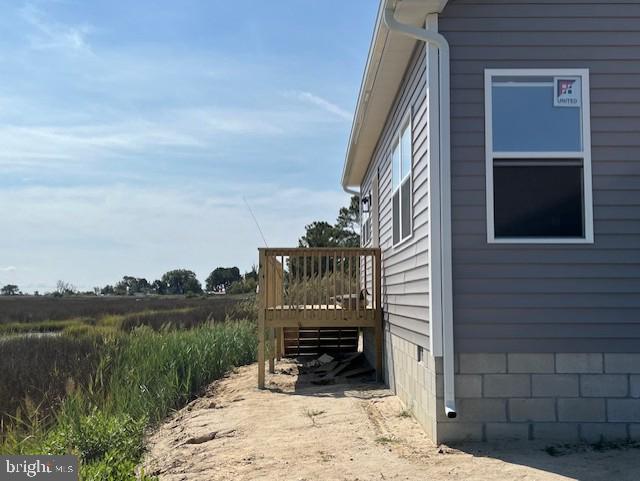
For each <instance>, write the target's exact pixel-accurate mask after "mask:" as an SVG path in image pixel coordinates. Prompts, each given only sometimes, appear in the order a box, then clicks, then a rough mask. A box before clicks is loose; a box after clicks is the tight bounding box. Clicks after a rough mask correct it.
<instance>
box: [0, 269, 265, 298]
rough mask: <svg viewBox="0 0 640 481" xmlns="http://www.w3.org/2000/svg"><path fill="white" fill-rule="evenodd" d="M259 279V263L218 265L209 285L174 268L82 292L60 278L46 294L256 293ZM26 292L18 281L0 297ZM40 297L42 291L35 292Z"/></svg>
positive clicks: (126, 278) (3, 289) (208, 281)
mask: <svg viewBox="0 0 640 481" xmlns="http://www.w3.org/2000/svg"><path fill="white" fill-rule="evenodd" d="M257 282H258V271H257V268H256V267H255V266H253V267H252V268H251V270H250V271H248V272H245V273H244V275H243V274H240V269H238V268H237V267H217V268H216V269H214V270H213V271H212V272H211V274H209V276H208V277H207V279H206V283H205V288H204V289H203V288H202V284H201V283H200V281H199V280H198V278H197V276H196V273H195V272H193V271H191V270H188V269H174V270H171V271H168V272H166V273H164V274H163V275H162V277H161V278H160V279H156V280H155V281H153V282H149V281H148V280H147V279H145V278H144V277H135V276H124V277H123V278H122V280H120V281H118V282H116V283H115V284H108V285H106V286H104V287H94V288H93V290H91V291H84V292H83V291H80V290H79V289H77V288H76V287H75V286H74V285H73V284H70V283H68V282H65V281H58V282H57V284H56V289H55V290H54V291H52V292H47V293H45V294H44V295H47V296H52V297H63V296H133V295H161V296H162V295H184V296H191V295H194V296H195V295H202V294H205V293H209V294H225V293H226V294H243V293H249V292H255V291H256V286H257ZM20 295H23V294H22V292H21V291H20V289H19V288H18V286H17V285H15V284H7V285H5V286H4V287H2V288H0V296H20ZM34 295H36V296H38V295H40V293H39V292H38V291H36V292H34Z"/></svg>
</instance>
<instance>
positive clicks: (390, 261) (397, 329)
mask: <svg viewBox="0 0 640 481" xmlns="http://www.w3.org/2000/svg"><path fill="white" fill-rule="evenodd" d="M425 55H426V53H425V47H424V45H418V47H417V48H416V50H415V52H414V54H413V57H412V60H411V62H410V64H409V66H408V68H407V72H406V75H405V78H404V81H403V84H402V86H401V87H400V89H399V92H398V95H397V98H396V100H395V102H394V105H393V108H392V110H391V112H390V114H389V117H388V119H387V122H386V126H385V128H384V131H383V132H382V135H381V137H380V140H379V141H378V145H377V147H376V150H375V153H374V156H373V158H372V161H371V164H370V165H369V169H368V171H367V174H366V176H365V179H364V182H363V184H362V186H361V191H362V192H363V193H364V194H366V193H367V192H369V191H370V190H371V183H372V179H374V177H375V175H376V173H377V175H378V182H379V216H378V217H379V233H380V234H379V235H380V248H381V251H382V266H383V270H382V276H383V278H382V302H383V310H384V324H385V333H386V334H387V335H388V334H389V333H393V334H394V335H395V336H397V337H399V338H401V339H405V340H407V341H409V342H411V343H413V344H414V345H416V346H422V347H423V348H424V349H426V350H428V348H429V272H428V250H429V246H428V244H429V223H428V177H427V170H428V169H427V167H428V162H427V155H428V153H427V130H428V129H427V101H426V70H425V63H426V60H425ZM409 111H411V112H412V115H411V118H412V121H411V125H412V143H413V166H412V175H413V182H412V183H413V186H412V191H413V196H412V205H413V235H412V237H411V238H410V239H408V240H406V241H405V242H404V243H402V244H401V245H399V246H396V247H393V240H392V217H391V216H392V212H391V205H392V189H393V187H392V178H391V151H392V148H393V137H394V136H395V135H397V133H398V129H399V128H400V126H401V123H402V122H403V120H405V119H406V115H407V112H409ZM369 272H370V269H369ZM367 277H368V279H369V280H370V279H371V276H370V275H368V276H367ZM372 345H373V342H372V336H371V333H370V332H366V333H365V350H366V349H367V348H366V346H372Z"/></svg>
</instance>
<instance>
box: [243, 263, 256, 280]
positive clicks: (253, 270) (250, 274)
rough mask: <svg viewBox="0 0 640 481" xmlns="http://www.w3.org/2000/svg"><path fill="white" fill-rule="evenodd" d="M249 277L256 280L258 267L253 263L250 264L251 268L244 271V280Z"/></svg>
mask: <svg viewBox="0 0 640 481" xmlns="http://www.w3.org/2000/svg"><path fill="white" fill-rule="evenodd" d="M249 279H253V280H254V281H256V282H258V268H257V267H256V266H255V264H254V265H252V266H251V270H250V271H249V272H245V273H244V280H245V281H248V280H249Z"/></svg>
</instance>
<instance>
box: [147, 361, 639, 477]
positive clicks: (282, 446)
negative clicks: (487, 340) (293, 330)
mask: <svg viewBox="0 0 640 481" xmlns="http://www.w3.org/2000/svg"><path fill="white" fill-rule="evenodd" d="M256 372H257V368H256V366H255V365H252V366H247V367H243V368H240V369H237V370H236V371H234V373H232V374H231V375H229V376H228V377H226V378H224V379H222V380H220V381H218V382H217V383H214V384H212V385H211V386H210V387H209V389H208V390H207V392H206V393H205V395H204V396H203V397H201V398H199V399H197V400H195V401H194V402H192V403H191V404H190V405H188V406H187V407H185V408H184V409H183V410H181V411H179V412H177V413H176V414H175V415H174V416H173V417H172V418H171V419H169V420H167V422H166V423H165V424H164V425H162V426H161V427H160V428H159V429H158V430H157V431H156V432H154V433H152V434H151V435H150V437H149V439H148V449H149V451H148V453H147V455H146V458H145V461H144V470H145V472H146V473H147V474H155V475H157V476H158V477H159V478H160V480H171V481H178V480H185V481H187V480H188V481H205V480H207V481H217V480H234V481H244V480H274V481H278V480H283V481H284V480H286V481H289V480H291V481H316V480H321V481H333V480H336V481H338V480H339V481H373V480H376V481H380V480H420V481H428V480H464V481H481V480H482V481H484V480H487V481H488V480H491V481H497V480H526V481H534V480H541V481H551V480H553V481H556V480H569V479H576V480H585V481H600V480H602V481H625V480H629V481H631V480H640V449H637V448H625V449H609V450H603V451H595V450H593V449H591V448H588V447H576V448H570V449H568V450H566V451H564V454H562V455H560V456H551V455H549V454H548V453H547V452H546V451H545V450H544V448H545V447H546V446H545V445H537V444H532V443H523V444H513V443H511V444H509V445H496V444H467V445H460V446H456V447H455V448H453V447H446V446H436V445H434V444H433V443H432V442H431V441H429V439H428V438H427V437H426V436H425V435H424V434H423V432H422V430H421V428H420V426H419V425H418V424H417V423H416V421H415V420H414V419H413V418H411V417H409V416H407V413H406V411H404V410H403V407H402V404H401V402H400V400H399V399H398V398H397V397H395V396H394V395H392V394H391V393H390V392H389V391H388V390H386V389H383V388H380V387H379V386H377V385H375V384H362V383H359V384H354V383H352V384H348V385H344V384H343V385H333V386H322V387H320V386H312V385H310V384H309V383H308V382H306V381H305V378H304V376H300V377H298V374H297V372H298V371H297V367H296V365H295V364H293V363H290V362H281V363H278V365H277V368H276V374H274V375H270V376H269V375H268V376H267V388H268V389H267V390H264V391H259V390H258V389H256Z"/></svg>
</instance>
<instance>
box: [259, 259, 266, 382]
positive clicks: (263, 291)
mask: <svg viewBox="0 0 640 481" xmlns="http://www.w3.org/2000/svg"><path fill="white" fill-rule="evenodd" d="M258 252H259V262H258V389H264V347H265V346H264V344H265V342H264V341H265V339H264V330H265V326H264V325H265V320H264V315H265V297H266V295H267V291H266V285H265V269H266V268H267V263H266V258H265V252H264V249H258Z"/></svg>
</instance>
